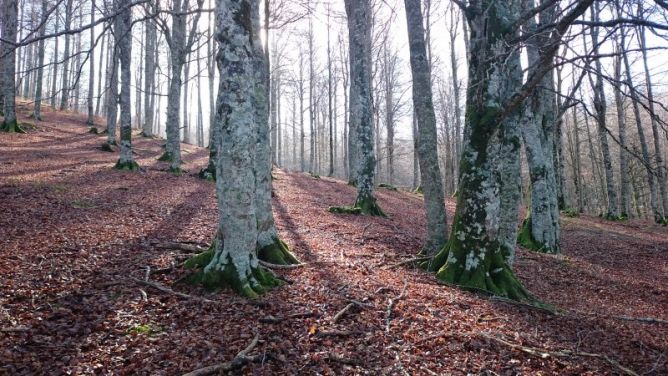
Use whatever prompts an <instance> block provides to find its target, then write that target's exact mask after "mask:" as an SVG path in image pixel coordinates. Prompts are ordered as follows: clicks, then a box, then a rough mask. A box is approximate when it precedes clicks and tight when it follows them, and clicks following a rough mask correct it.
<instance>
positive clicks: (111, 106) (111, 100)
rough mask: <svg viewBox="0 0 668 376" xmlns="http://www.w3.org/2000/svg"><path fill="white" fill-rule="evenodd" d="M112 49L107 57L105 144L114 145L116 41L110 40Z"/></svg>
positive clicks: (116, 103) (116, 89) (116, 120)
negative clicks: (107, 84) (107, 81)
mask: <svg viewBox="0 0 668 376" xmlns="http://www.w3.org/2000/svg"><path fill="white" fill-rule="evenodd" d="M109 47H110V48H111V49H112V50H111V51H109V52H110V54H109V55H110V56H109V57H110V59H109V88H107V144H108V145H116V123H117V122H118V68H119V66H118V65H119V51H118V41H116V39H115V38H114V40H113V41H110V43H109Z"/></svg>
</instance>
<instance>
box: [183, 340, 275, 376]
mask: <svg viewBox="0 0 668 376" xmlns="http://www.w3.org/2000/svg"><path fill="white" fill-rule="evenodd" d="M259 340H260V335H259V334H256V335H255V338H253V340H252V341H251V343H250V344H249V345H248V346H247V347H246V348H245V349H243V350H241V351H240V352H239V353H238V354H237V355H236V356H235V357H234V359H232V361H230V362H225V363H219V364H215V365H212V366H208V367H204V368H200V369H196V370H194V371H191V372H188V373H186V374H183V376H204V375H214V374H215V375H219V374H222V373H223V372H229V371H233V370H235V369H238V368H241V367H242V366H244V365H245V364H246V363H250V362H256V361H259V360H261V359H262V356H261V355H255V356H249V355H248V354H249V353H250V352H251V351H253V349H254V348H255V346H257V344H258V342H259Z"/></svg>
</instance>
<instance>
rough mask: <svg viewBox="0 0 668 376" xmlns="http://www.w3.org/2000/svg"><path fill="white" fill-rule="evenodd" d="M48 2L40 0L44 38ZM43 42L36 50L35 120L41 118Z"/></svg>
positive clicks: (40, 32) (41, 41) (40, 29)
mask: <svg viewBox="0 0 668 376" xmlns="http://www.w3.org/2000/svg"><path fill="white" fill-rule="evenodd" d="M48 7H49V2H48V1H47V0H42V21H41V23H42V27H40V28H39V36H40V38H44V35H45V34H46V21H47V19H48V15H47V11H48ZM44 43H45V40H44V39H41V40H40V41H39V48H38V51H37V66H38V68H37V80H36V82H35V104H34V107H33V113H32V114H33V118H34V119H35V120H40V121H41V120H42V80H43V79H44Z"/></svg>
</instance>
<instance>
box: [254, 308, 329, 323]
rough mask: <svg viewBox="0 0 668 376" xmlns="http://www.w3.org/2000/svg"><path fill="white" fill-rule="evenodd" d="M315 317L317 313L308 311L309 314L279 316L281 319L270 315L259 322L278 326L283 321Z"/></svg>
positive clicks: (299, 313)
mask: <svg viewBox="0 0 668 376" xmlns="http://www.w3.org/2000/svg"><path fill="white" fill-rule="evenodd" d="M314 316H316V313H315V312H313V311H308V312H298V313H292V314H290V315H286V316H279V317H275V316H271V315H269V316H266V317H263V318H261V319H260V320H259V321H260V322H261V323H264V324H278V323H280V322H283V321H285V320H289V319H301V318H307V317H314Z"/></svg>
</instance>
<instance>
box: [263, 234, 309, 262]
mask: <svg viewBox="0 0 668 376" xmlns="http://www.w3.org/2000/svg"><path fill="white" fill-rule="evenodd" d="M257 257H258V258H259V259H260V260H262V261H266V262H268V263H271V264H277V265H296V264H299V263H300V262H299V260H298V259H297V257H295V255H293V254H292V252H290V249H289V248H288V245H287V244H285V242H284V241H282V240H281V239H278V238H274V241H273V242H272V243H271V244H269V245H266V246H264V247H261V248H258V250H257Z"/></svg>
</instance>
